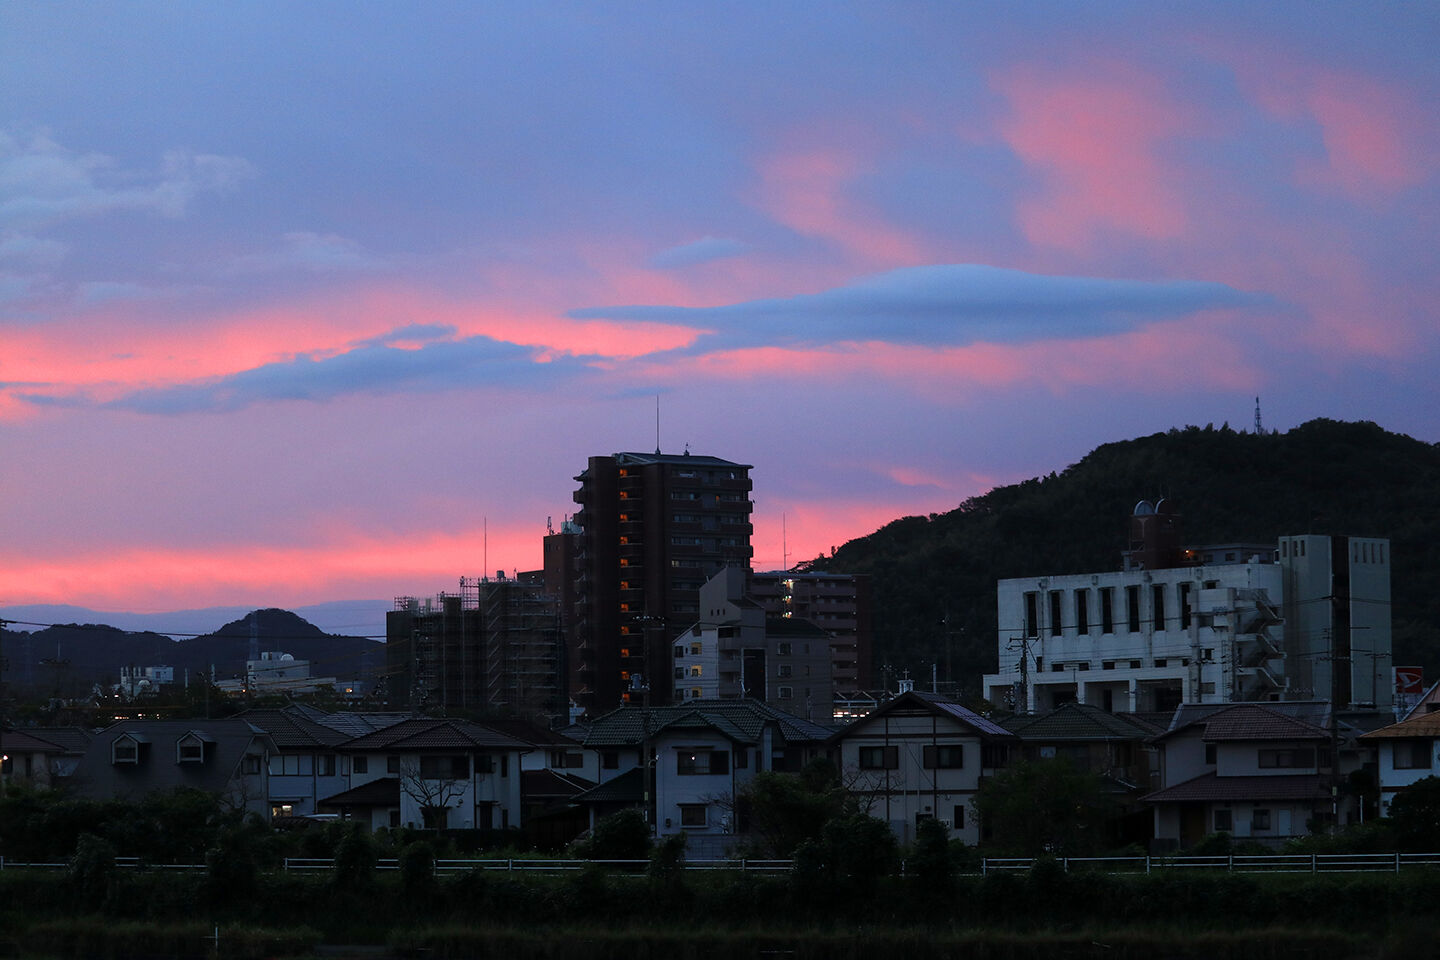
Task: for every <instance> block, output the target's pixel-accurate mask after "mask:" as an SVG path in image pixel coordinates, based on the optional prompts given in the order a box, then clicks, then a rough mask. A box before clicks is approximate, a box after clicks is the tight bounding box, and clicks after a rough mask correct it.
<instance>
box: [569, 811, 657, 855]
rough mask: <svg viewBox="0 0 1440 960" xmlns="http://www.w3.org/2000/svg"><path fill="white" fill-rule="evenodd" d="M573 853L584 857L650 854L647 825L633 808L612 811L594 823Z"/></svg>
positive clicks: (641, 815) (643, 816)
mask: <svg viewBox="0 0 1440 960" xmlns="http://www.w3.org/2000/svg"><path fill="white" fill-rule="evenodd" d="M575 853H576V855H577V856H580V857H583V858H585V859H587V860H644V859H646V858H647V857H649V856H650V824H649V823H647V822H646V821H645V814H644V813H643V812H642V811H640V810H637V809H635V808H633V807H632V808H631V809H629V810H621V811H619V812H618V813H612V814H610V816H608V817H603V818H601V819H600V820H599V821H598V822H597V823H596V824H595V829H594V830H592V831H591V832H590V837H589V839H587V840H585V841H583V842H581V843H579V844H577V845H576V847H575Z"/></svg>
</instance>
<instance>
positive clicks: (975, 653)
mask: <svg viewBox="0 0 1440 960" xmlns="http://www.w3.org/2000/svg"><path fill="white" fill-rule="evenodd" d="M1437 494H1440V445H1433V444H1427V443H1423V442H1421V441H1419V440H1415V439H1412V438H1410V437H1406V436H1403V435H1400V434H1394V433H1389V432H1387V431H1385V430H1383V429H1381V428H1380V427H1378V426H1376V425H1375V424H1373V423H1343V422H1337V421H1333V420H1313V421H1310V422H1309V423H1306V424H1303V425H1301V426H1299V427H1296V428H1295V429H1293V430H1290V431H1289V432H1287V433H1283V434H1281V433H1261V434H1258V435H1257V434H1252V433H1242V432H1237V431H1235V430H1232V429H1230V428H1229V426H1228V425H1227V426H1223V427H1220V428H1218V429H1217V428H1215V427H1214V426H1207V427H1205V428H1203V429H1202V428H1200V427H1193V426H1191V427H1186V428H1184V429H1174V430H1170V431H1169V432H1167V433H1157V434H1154V435H1153V436H1148V437H1141V438H1139V439H1136V440H1127V441H1123V442H1118V443H1109V444H1105V445H1104V446H1101V447H1098V448H1097V449H1095V450H1094V451H1092V452H1091V453H1090V454H1089V455H1087V456H1086V457H1085V458H1084V459H1082V460H1081V461H1080V462H1079V463H1076V464H1072V465H1071V466H1069V467H1067V468H1066V469H1065V470H1064V471H1062V472H1060V473H1058V474H1056V473H1051V474H1050V475H1049V476H1047V477H1036V478H1034V479H1031V480H1026V481H1024V482H1022V483H1018V484H1013V485H1010V486H1005V487H997V488H996V489H994V490H992V491H990V492H989V493H986V494H984V495H983V496H979V497H973V498H971V499H969V500H967V501H965V502H964V503H962V504H960V506H959V507H957V508H956V509H954V510H951V511H949V512H948V513H942V514H931V515H930V516H928V517H905V518H903V519H900V520H896V521H894V522H893V523H890V524H887V525H886V526H884V527H882V528H881V529H879V530H877V531H876V532H875V533H872V534H870V535H869V536H867V537H861V538H859V539H857V540H852V541H850V542H849V543H846V544H845V545H844V546H843V547H841V548H839V549H838V550H837V551H836V552H835V554H834V555H833V556H832V557H821V558H817V559H816V560H814V561H811V562H810V563H809V564H806V565H805V566H806V567H807V568H809V569H813V570H831V571H845V572H849V573H867V574H870V576H871V577H872V578H873V583H874V598H875V610H876V612H875V664H876V668H877V680H879V679H880V678H881V676H882V674H881V671H882V670H883V669H884V668H886V667H889V668H891V669H892V670H900V669H909V670H910V671H912V673H913V675H914V676H916V677H917V678H923V677H928V676H929V675H930V665H931V664H932V663H938V664H939V665H940V676H941V677H942V679H943V678H945V677H947V676H953V677H954V678H955V679H956V680H958V681H959V682H960V683H961V686H962V689H964V690H966V691H968V692H976V691H978V688H979V679H980V675H981V674H982V673H985V672H987V671H993V670H994V669H995V665H996V658H995V630H996V626H995V582H996V580H998V579H1005V578H1009V577H1021V576H1046V575H1059V574H1071V573H1086V572H1092V571H1097V570H1118V569H1119V568H1120V554H1121V551H1122V550H1123V549H1124V547H1125V536H1126V530H1127V526H1126V519H1127V517H1128V516H1129V514H1130V512H1131V510H1132V509H1133V508H1134V505H1135V503H1136V502H1137V501H1138V500H1141V499H1152V500H1153V499H1155V498H1157V497H1161V496H1164V497H1168V498H1171V499H1172V501H1173V502H1175V503H1178V505H1179V509H1180V512H1181V514H1182V516H1183V524H1184V527H1183V539H1184V541H1185V542H1186V543H1191V544H1195V543H1224V542H1236V541H1244V542H1273V541H1275V540H1276V539H1278V538H1279V537H1280V536H1282V535H1285V534H1294V533H1317V534H1350V535H1367V536H1382V537H1389V538H1390V540H1391V556H1392V558H1393V564H1392V583H1391V600H1392V619H1393V624H1394V631H1395V643H1394V649H1395V662H1396V663H1400V664H1411V663H1418V664H1421V665H1423V666H1424V667H1425V668H1426V676H1427V677H1429V678H1431V679H1433V678H1435V677H1436V676H1437V673H1440V591H1437V590H1435V589H1434V584H1435V583H1437V582H1440V496H1437ZM947 666H948V667H949V669H947Z"/></svg>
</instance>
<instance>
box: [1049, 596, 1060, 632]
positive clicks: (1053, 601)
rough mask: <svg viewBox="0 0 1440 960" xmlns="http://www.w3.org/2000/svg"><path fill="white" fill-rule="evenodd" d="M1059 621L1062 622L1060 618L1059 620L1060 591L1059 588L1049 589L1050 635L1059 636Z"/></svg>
mask: <svg viewBox="0 0 1440 960" xmlns="http://www.w3.org/2000/svg"><path fill="white" fill-rule="evenodd" d="M1061 623H1062V620H1061V618H1060V591H1059V590H1051V591H1050V636H1052V637H1058V636H1060V625H1061Z"/></svg>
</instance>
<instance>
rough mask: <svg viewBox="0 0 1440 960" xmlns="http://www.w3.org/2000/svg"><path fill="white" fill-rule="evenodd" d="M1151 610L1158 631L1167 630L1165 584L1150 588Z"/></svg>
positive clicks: (1154, 585)
mask: <svg viewBox="0 0 1440 960" xmlns="http://www.w3.org/2000/svg"><path fill="white" fill-rule="evenodd" d="M1150 609H1151V611H1152V612H1153V613H1154V615H1155V616H1154V622H1155V629H1156V630H1164V629H1165V584H1163V583H1157V584H1153V585H1152V586H1151V587H1150Z"/></svg>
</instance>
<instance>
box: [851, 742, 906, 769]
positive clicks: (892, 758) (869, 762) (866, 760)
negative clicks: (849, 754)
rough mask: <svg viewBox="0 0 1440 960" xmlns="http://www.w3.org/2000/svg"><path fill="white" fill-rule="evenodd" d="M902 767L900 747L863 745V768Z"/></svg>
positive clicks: (861, 765)
mask: <svg viewBox="0 0 1440 960" xmlns="http://www.w3.org/2000/svg"><path fill="white" fill-rule="evenodd" d="M899 768H900V748H899V747H861V748H860V769H861V770H898V769H899Z"/></svg>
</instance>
